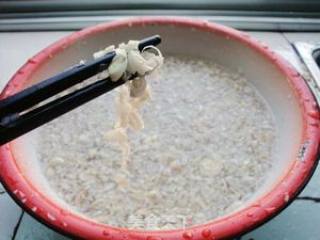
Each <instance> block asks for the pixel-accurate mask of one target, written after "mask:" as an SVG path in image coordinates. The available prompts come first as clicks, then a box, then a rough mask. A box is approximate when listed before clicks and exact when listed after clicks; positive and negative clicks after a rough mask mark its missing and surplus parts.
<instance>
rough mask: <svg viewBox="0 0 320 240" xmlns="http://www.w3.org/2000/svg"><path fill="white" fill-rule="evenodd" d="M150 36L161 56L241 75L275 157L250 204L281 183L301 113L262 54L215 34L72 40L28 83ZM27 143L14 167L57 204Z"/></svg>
mask: <svg viewBox="0 0 320 240" xmlns="http://www.w3.org/2000/svg"><path fill="white" fill-rule="evenodd" d="M153 34H160V35H161V37H162V39H163V43H162V44H161V46H160V49H161V50H162V51H163V53H164V56H165V55H169V54H175V55H176V54H178V55H185V56H191V57H192V56H193V57H194V56H196V57H203V58H207V59H210V60H214V61H216V62H217V63H219V64H221V65H223V66H226V67H228V68H231V69H233V70H237V71H241V72H242V73H243V74H244V75H245V76H246V77H247V79H248V80H249V81H250V82H251V83H252V84H253V85H254V86H255V87H256V89H257V90H258V91H259V93H260V94H261V95H262V96H263V98H264V99H265V100H266V101H267V103H268V104H269V106H270V109H271V111H272V112H273V114H274V116H275V120H276V128H277V131H278V140H277V146H276V152H277V154H276V156H275V159H274V165H273V168H272V171H270V173H269V176H268V180H267V181H266V184H265V185H264V186H263V187H261V188H260V189H259V191H257V192H256V193H255V194H254V197H253V198H252V199H251V200H250V202H251V201H254V200H255V199H256V198H258V197H260V196H261V195H263V194H265V193H266V192H268V191H270V190H271V189H272V187H273V186H274V185H275V184H276V183H277V182H278V181H279V180H281V177H282V175H283V173H284V172H285V170H286V169H287V168H288V167H289V166H290V165H291V164H292V162H293V161H294V156H296V154H297V152H298V148H299V143H300V139H301V136H302V121H301V111H300V109H299V103H298V101H297V99H296V98H295V97H294V94H293V91H292V89H291V87H290V86H289V83H288V82H287V80H286V76H284V74H283V73H281V72H280V71H279V70H278V69H277V68H276V67H275V66H274V65H273V64H272V63H271V62H270V61H269V60H267V59H266V58H265V57H264V56H262V55H261V54H259V53H257V52H256V51H255V50H252V49H251V48H249V47H248V46H246V45H244V44H243V43H239V42H238V41H235V40H232V39H229V38H226V37H225V36H221V35H219V34H213V33H207V32H203V31H200V30H197V29H191V28H188V27H182V26H179V27H177V26H169V25H152V26H144V27H142V26H133V27H129V26H128V27H125V28H121V29H117V30H112V31H110V32H104V33H99V34H96V35H94V36H90V37H88V38H86V39H83V40H80V41H78V42H77V43H76V44H74V45H73V46H71V47H68V48H66V49H64V50H63V51H61V52H60V53H58V54H57V55H56V56H54V57H53V58H52V59H50V60H49V61H48V62H47V63H45V64H43V65H42V66H41V67H40V68H39V69H38V70H37V71H36V72H35V73H34V74H33V76H32V80H31V81H32V82H37V81H39V80H42V79H45V78H47V77H49V76H52V75H53V74H55V73H58V72H59V71H62V70H63V69H65V68H67V67H70V66H72V65H73V64H77V63H79V60H80V59H90V58H91V56H92V53H93V52H96V51H97V50H99V49H102V48H104V47H105V46H108V45H110V44H117V43H119V42H123V41H127V40H128V39H142V38H144V37H146V36H150V35H153ZM32 139H33V135H32V134H27V135H25V136H23V137H21V138H19V140H17V141H16V142H15V144H18V145H19V147H17V148H16V149H19V151H15V152H14V154H15V156H16V159H17V161H18V164H19V166H20V168H21V169H23V172H24V173H25V177H26V178H28V179H30V181H31V182H32V183H33V185H34V186H36V187H37V188H39V191H41V192H44V193H45V194H46V195H47V196H48V195H49V196H51V198H52V199H53V200H54V201H57V202H59V203H60V204H62V202H61V201H60V200H59V199H57V198H56V195H55V194H54V193H52V192H51V190H50V188H49V187H48V186H47V185H46V181H45V180H44V179H43V177H42V176H41V174H39V173H40V167H39V166H38V163H37V161H36V153H35V152H34V150H33V148H32V147H30V146H31V144H32Z"/></svg>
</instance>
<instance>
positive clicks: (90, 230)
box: [0, 17, 320, 240]
mask: <svg viewBox="0 0 320 240" xmlns="http://www.w3.org/2000/svg"><path fill="white" fill-rule="evenodd" d="M155 24H156V25H174V26H178V27H187V28H194V29H197V30H200V31H204V32H209V33H214V34H220V35H222V36H224V37H226V38H230V39H233V40H235V41H239V42H240V43H242V44H244V45H246V46H248V47H250V48H252V49H254V50H255V51H256V52H257V53H259V54H261V55H262V56H263V57H264V58H265V59H266V60H268V61H270V62H271V63H273V64H274V65H275V66H276V68H278V69H279V70H280V72H281V73H282V74H283V75H284V76H286V79H287V81H288V82H289V84H290V86H291V87H292V90H293V92H294V93H295V94H294V96H295V98H297V99H298V100H299V107H300V109H301V113H302V114H301V118H302V124H303V133H302V137H301V141H300V148H299V154H298V156H296V157H295V159H293V161H292V164H291V166H290V167H288V169H287V171H285V172H284V173H283V175H282V179H281V181H279V182H278V183H277V184H275V185H274V187H273V188H272V189H271V190H270V191H269V192H268V193H266V194H264V195H263V196H262V197H260V198H258V199H257V200H256V201H255V202H253V203H251V204H249V206H247V207H246V208H243V209H240V210H239V211H236V212H234V213H232V214H229V215H226V216H223V217H220V218H218V219H214V220H211V221H209V222H207V223H204V224H199V225H195V226H192V227H188V228H185V229H174V230H157V231H146V230H132V229H126V228H119V227H113V226H110V225H106V224H101V223H97V222H95V221H93V220H90V219H88V218H85V217H81V216H80V215H77V214H74V213H70V212H68V211H67V210H66V209H64V208H63V207H60V206H59V205H58V204H57V203H55V202H53V201H51V200H50V199H49V198H48V197H47V196H45V195H44V194H42V193H41V192H39V191H38V190H37V189H36V187H34V186H33V185H32V183H31V182H29V181H28V179H25V178H24V176H23V173H22V172H21V170H20V169H19V166H18V165H17V164H16V160H15V158H14V154H13V149H17V147H16V146H15V142H14V141H13V142H11V143H8V144H5V145H3V146H1V147H0V181H1V182H2V183H3V185H4V187H5V189H6V190H7V192H8V193H9V194H10V195H11V196H12V198H13V199H14V200H15V201H16V202H17V203H18V204H19V205H20V206H21V207H22V208H23V209H24V210H26V211H27V212H28V213H30V214H31V215H32V216H34V217H35V218H36V219H38V220H39V221H40V222H42V223H44V224H46V225H47V226H49V227H51V228H53V229H54V230H56V231H59V232H60V233H63V234H65V235H68V236H71V237H77V238H83V239H111V238H112V239H115V240H120V239H144V240H145V239H147V240H157V239H158V240H160V239H185V240H189V239H206V238H208V239H229V238H232V237H235V236H239V235H241V234H243V233H245V232H248V231H250V230H252V229H254V228H256V227H257V226H259V225H261V224H263V223H264V222H266V221H267V220H269V219H271V218H272V217H273V216H275V215H276V214H278V213H279V212H280V211H281V210H282V209H284V208H285V207H286V206H287V205H288V204H289V203H290V202H291V201H292V200H293V199H294V198H295V196H296V195H297V194H298V193H299V192H300V191H301V190H302V188H303V187H304V186H305V184H306V183H307V182H308V180H309V178H310V177H311V175H312V173H313V170H314V169H315V166H316V164H317V158H318V149H319V140H320V129H319V118H320V112H319V109H318V104H317V102H316V100H315V98H314V96H313V94H312V92H311V90H310V89H309V87H308V85H307V84H306V82H305V81H304V79H303V78H302V77H301V76H300V74H299V73H298V72H297V71H296V70H295V69H294V68H293V67H292V66H291V65H290V64H289V63H288V62H286V61H285V60H283V59H282V57H280V56H278V55H277V54H276V53H274V52H273V51H272V50H270V49H269V48H268V47H267V46H266V45H265V44H263V43H261V42H259V41H257V40H255V39H253V38H251V37H250V36H249V35H248V34H247V33H244V32H241V31H238V30H235V29H232V28H229V27H226V26H222V25H219V24H215V23H210V22H208V21H205V20H199V19H192V18H184V17H135V18H127V19H123V20H117V21H112V22H108V23H102V24H98V25H96V26H93V27H88V28H85V29H83V30H80V31H78V32H75V33H72V34H70V35H68V36H66V37H64V38H62V39H61V40H58V41H57V42H55V43H53V44H52V45H50V46H49V47H47V48H45V49H43V50H42V51H40V52H39V53H38V54H36V55H35V56H34V57H32V58H30V59H29V60H28V61H27V62H26V63H25V64H24V65H23V66H22V67H21V68H20V69H19V70H18V71H17V72H16V73H15V74H14V75H13V77H12V78H11V79H10V81H9V83H8V84H7V85H6V87H5V89H4V90H3V92H2V93H1V96H0V98H1V99H2V98H5V97H7V96H9V95H11V94H13V93H15V92H18V91H19V89H21V88H22V87H23V85H24V84H25V83H26V82H27V81H28V79H29V77H30V76H31V75H32V74H33V73H34V72H35V71H36V70H37V69H38V68H40V67H41V66H42V64H44V63H45V62H46V61H48V60H49V59H50V58H52V57H53V56H54V55H56V54H58V53H59V52H60V51H63V50H64V49H65V48H68V47H69V46H71V45H72V44H74V43H75V42H77V41H79V40H81V39H84V38H86V37H88V36H92V35H95V34H97V33H101V32H105V31H111V30H113V29H119V28H126V27H128V26H144V25H155Z"/></svg>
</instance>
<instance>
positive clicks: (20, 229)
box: [0, 32, 320, 240]
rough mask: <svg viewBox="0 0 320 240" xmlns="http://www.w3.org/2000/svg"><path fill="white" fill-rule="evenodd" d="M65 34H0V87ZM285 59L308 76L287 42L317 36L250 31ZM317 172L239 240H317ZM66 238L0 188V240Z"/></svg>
mask: <svg viewBox="0 0 320 240" xmlns="http://www.w3.org/2000/svg"><path fill="white" fill-rule="evenodd" d="M67 34H69V32H32V33H0V88H1V89H2V88H3V87H4V85H5V84H6V82H8V80H9V78H10V77H11V76H12V75H13V73H14V72H15V71H16V70H17V69H18V68H19V67H20V66H21V65H22V64H23V63H24V62H26V61H27V59H28V58H30V57H31V56H33V55H34V54H35V53H37V52H38V51H39V50H40V49H42V48H44V47H46V46H47V45H49V44H51V43H52V42H54V41H56V40H57V39H59V38H61V37H63V36H65V35H67ZM249 34H251V35H252V36H253V37H255V38H257V39H259V40H261V41H263V42H265V43H266V44H268V45H269V46H270V47H271V48H272V49H274V50H275V51H276V52H278V53H279V54H281V55H282V56H283V57H285V58H286V59H287V60H288V61H289V62H290V63H291V64H293V65H294V66H295V67H296V68H297V70H298V71H300V73H301V74H302V75H304V76H306V75H308V73H307V72H306V71H305V68H304V66H303V65H302V63H301V62H300V60H299V58H298V57H297V55H296V53H295V52H294V50H293V48H292V46H291V45H290V43H292V42H294V41H306V42H319V41H320V33H273V32H250V33H249ZM319 184H320V169H318V170H316V172H315V174H314V176H313V177H312V179H311V181H310V182H309V184H308V185H307V187H306V188H305V189H304V191H303V192H302V193H301V194H300V195H299V197H298V198H297V199H296V200H295V201H294V202H293V203H292V204H291V205H290V206H289V207H288V208H286V209H285V210H284V211H283V212H282V213H280V214H279V215H278V216H277V217H275V218H274V219H272V220H271V221H269V222H268V223H266V224H264V225H263V226H261V227H259V228H258V229H256V230H255V231H253V232H251V233H249V234H247V235H245V236H243V237H241V238H239V239H241V240H271V239H275V240H289V239H290V240H301V239H304V240H318V239H320V227H319V225H320V188H319V186H318V185H319ZM8 239H14V240H51V239H52V240H53V239H55V240H62V239H68V238H66V237H64V236H61V235H60V234H58V233H56V232H54V231H53V230H51V229H49V228H47V227H46V226H44V225H42V224H41V223H39V222H37V221H36V220H35V219H33V218H32V217H30V216H29V215H28V214H27V213H25V212H24V211H23V210H21V209H20V208H19V207H18V206H17V205H16V204H15V203H14V202H13V201H12V200H11V198H10V197H9V196H8V194H7V193H6V192H5V190H4V189H3V187H2V186H1V185H0V240H8ZM239 239H238V240H239Z"/></svg>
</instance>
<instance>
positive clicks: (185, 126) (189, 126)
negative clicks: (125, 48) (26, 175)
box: [38, 57, 276, 229]
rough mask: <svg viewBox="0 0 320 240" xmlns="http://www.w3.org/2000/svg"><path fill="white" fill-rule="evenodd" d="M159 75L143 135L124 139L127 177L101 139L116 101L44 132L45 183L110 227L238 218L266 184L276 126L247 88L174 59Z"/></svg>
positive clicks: (117, 155) (105, 100)
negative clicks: (127, 154)
mask: <svg viewBox="0 0 320 240" xmlns="http://www.w3.org/2000/svg"><path fill="white" fill-rule="evenodd" d="M160 72H161V74H160V75H161V76H159V77H158V79H152V81H150V84H151V87H152V99H151V101H150V102H149V103H148V104H146V106H144V108H143V109H142V113H141V114H142V117H143V119H144V122H145V128H144V129H143V130H141V131H139V132H134V131H129V132H128V134H129V139H130V143H131V155H130V162H129V164H128V166H127V171H126V170H124V169H123V167H122V166H121V157H122V154H121V149H119V148H118V146H116V145H113V144H110V143H109V142H108V141H107V140H106V138H105V135H106V133H107V132H108V131H109V130H110V129H112V127H113V123H114V118H115V104H114V96H115V95H116V94H117V93H116V92H112V93H110V94H106V95H104V96H101V97H100V98H98V99H96V100H94V101H93V102H90V103H89V104H86V105H84V106H83V107H81V108H79V109H77V110H75V111H73V112H71V113H68V114H66V115H65V116H63V117H61V118H59V119H57V120H55V121H53V122H51V123H50V124H48V125H46V126H44V127H42V128H41V129H39V133H40V136H41V138H39V139H38V142H39V144H40V147H39V157H40V159H41V164H42V167H43V173H44V175H45V177H46V179H47V181H48V183H49V185H50V186H51V188H52V189H53V190H54V191H55V192H56V193H57V195H58V196H59V198H61V199H62V200H63V201H65V202H66V203H67V204H68V205H69V206H70V207H71V208H72V209H74V210H75V211H78V212H80V213H82V214H84V215H85V216H87V217H90V218H93V219H95V220H97V221H99V222H103V223H107V224H110V225H114V226H122V227H128V228H143V229H173V228H181V227H186V226H190V225H194V224H199V223H204V222H206V221H209V220H212V219H214V218H216V217H218V216H221V215H224V214H226V213H229V212H231V211H233V210H234V209H236V208H238V207H239V206H241V204H243V203H244V202H245V201H246V200H248V199H249V198H250V197H251V196H252V194H253V193H254V192H255V191H256V190H257V189H258V188H259V187H260V186H261V185H262V184H263V181H264V179H265V176H266V174H267V172H268V170H270V169H271V166H272V158H273V157H272V156H273V146H274V142H275V135H276V133H275V124H274V120H273V116H272V114H271V112H270V110H269V108H268V106H267V105H266V103H265V101H264V100H263V99H262V98H261V96H260V95H259V94H258V93H257V91H256V90H255V89H254V88H253V87H252V86H251V85H250V84H249V83H248V81H247V80H246V79H245V78H244V77H242V76H241V75H240V74H238V73H234V72H231V71H229V70H228V69H225V68H223V67H221V66H219V65H216V64H214V63H212V62H207V61H203V60H201V59H194V60H190V59H187V58H179V57H168V58H166V59H165V61H164V65H163V67H162V69H161V71H160Z"/></svg>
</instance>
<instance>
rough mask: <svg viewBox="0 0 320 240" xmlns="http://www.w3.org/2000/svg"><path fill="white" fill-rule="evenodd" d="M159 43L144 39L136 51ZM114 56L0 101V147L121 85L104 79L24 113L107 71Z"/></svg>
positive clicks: (156, 38) (153, 39) (154, 37)
mask: <svg viewBox="0 0 320 240" xmlns="http://www.w3.org/2000/svg"><path fill="white" fill-rule="evenodd" d="M160 42H161V38H160V36H158V35H155V36H152V37H149V38H145V39H143V40H141V41H140V43H139V46H138V49H139V50H140V51H142V50H143V48H145V47H147V46H150V45H153V46H156V45H158V44H159V43H160ZM114 56H115V52H110V53H108V54H106V55H104V56H103V57H101V58H98V59H96V60H94V61H91V62H88V63H84V64H79V65H77V66H74V67H72V68H70V69H68V70H65V71H64V72H62V73H59V74H58V75H56V76H53V77H51V78H49V79H47V80H44V81H42V82H39V83H37V84H35V85H33V86H31V87H29V88H27V89H25V90H23V91H21V92H19V93H17V94H15V95H13V96H10V97H8V98H6V99H3V100H0V145H2V144H5V143H7V142H9V141H11V140H13V139H15V138H17V137H19V136H21V135H23V134H25V133H27V132H29V131H31V130H33V129H35V128H37V127H39V126H41V125H43V124H45V123H47V122H49V121H51V120H53V119H55V118H57V117H59V116H61V115H63V114H64V113H66V112H69V111H71V110H72V109H74V108H77V107H79V106H81V105H82V104H84V103H86V102H88V101H90V100H92V99H94V98H96V97H98V96H100V95H102V94H104V93H106V92H109V91H111V90H112V89H114V88H116V87H118V86H120V85H122V84H124V83H125V81H124V80H122V79H120V80H118V81H116V82H113V81H111V80H110V79H109V78H105V79H102V80H98V81H96V82H94V83H92V84H90V85H88V86H85V87H83V88H81V89H79V90H76V91H74V92H72V93H69V94H67V95H65V96H62V97H60V98H57V99H55V100H52V101H51V102H49V103H46V104H44V105H42V106H39V107H35V108H33V109H32V110H29V111H27V110H28V109H30V108H32V107H34V106H35V105H37V104H39V103H41V102H42V101H44V100H46V99H48V98H50V97H53V96H55V95H56V94H58V93H60V92H62V91H64V90H66V89H68V88H70V87H72V86H74V85H76V84H78V83H80V82H83V81H84V80H86V79H88V78H90V77H92V76H94V75H96V74H98V73H99V72H102V71H103V70H105V69H107V68H108V66H109V64H110V63H111V61H112V59H113V57H114ZM133 77H134V76H132V78H133ZM129 80H131V79H129Z"/></svg>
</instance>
